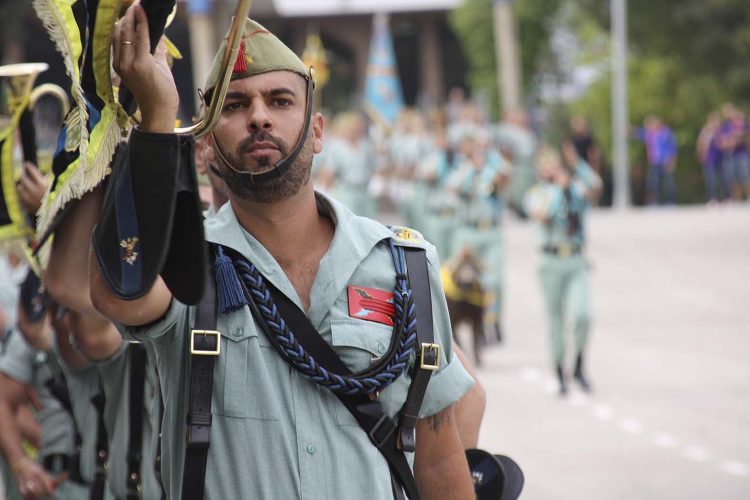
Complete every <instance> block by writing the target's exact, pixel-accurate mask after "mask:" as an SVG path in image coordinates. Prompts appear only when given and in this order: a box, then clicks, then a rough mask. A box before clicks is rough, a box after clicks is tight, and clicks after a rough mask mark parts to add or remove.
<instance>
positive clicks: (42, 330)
mask: <svg viewBox="0 0 750 500" xmlns="http://www.w3.org/2000/svg"><path fill="white" fill-rule="evenodd" d="M17 317H18V330H19V331H20V332H21V335H23V337H24V338H25V339H26V342H28V344H29V345H30V346H31V347H33V348H34V349H36V350H37V351H49V350H50V349H51V348H52V337H51V332H50V328H49V320H48V319H47V315H44V316H43V317H42V319H40V320H39V321H35V322H31V321H29V319H28V318H27V317H26V311H25V310H24V308H23V307H22V306H21V305H20V304H19V306H18V316H17Z"/></svg>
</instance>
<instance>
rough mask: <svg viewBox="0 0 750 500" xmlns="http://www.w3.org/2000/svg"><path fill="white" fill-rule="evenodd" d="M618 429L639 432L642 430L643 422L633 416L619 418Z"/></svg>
mask: <svg viewBox="0 0 750 500" xmlns="http://www.w3.org/2000/svg"><path fill="white" fill-rule="evenodd" d="M620 429H622V430H624V431H625V432H627V433H628V434H640V433H641V432H643V424H642V423H640V422H639V421H638V420H636V419H634V418H623V419H622V420H620Z"/></svg>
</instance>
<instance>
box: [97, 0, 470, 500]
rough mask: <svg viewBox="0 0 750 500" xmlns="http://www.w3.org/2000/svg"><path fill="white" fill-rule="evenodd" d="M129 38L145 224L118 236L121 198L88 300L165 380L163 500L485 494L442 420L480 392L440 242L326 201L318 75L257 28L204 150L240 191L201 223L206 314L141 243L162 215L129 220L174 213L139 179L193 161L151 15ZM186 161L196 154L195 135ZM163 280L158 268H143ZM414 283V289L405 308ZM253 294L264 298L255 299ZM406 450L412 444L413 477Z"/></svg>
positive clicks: (105, 233) (129, 29)
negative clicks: (453, 330)
mask: <svg viewBox="0 0 750 500" xmlns="http://www.w3.org/2000/svg"><path fill="white" fill-rule="evenodd" d="M120 26H121V28H120V29H119V30H118V32H116V34H115V39H114V44H115V47H116V51H115V52H116V53H115V61H114V67H115V68H116V70H117V71H118V72H119V73H120V75H121V76H122V78H123V82H124V83H125V84H126V85H127V86H128V88H130V89H131V90H132V91H133V94H134V95H135V96H136V98H137V100H138V102H139V105H140V109H141V112H142V117H143V119H142V122H141V125H140V128H138V129H136V130H134V131H133V133H132V136H131V139H130V144H129V148H130V152H129V160H123V161H125V163H123V164H121V165H119V166H117V165H116V168H115V174H116V175H117V174H118V172H119V173H121V172H127V171H128V170H123V169H130V170H129V171H131V172H132V179H133V182H131V183H130V184H129V185H128V184H125V186H126V187H128V186H129V187H130V188H131V191H130V192H131V193H132V196H133V198H132V199H134V200H135V201H136V204H135V211H134V212H132V215H133V216H134V217H135V218H136V219H130V220H129V221H128V222H127V224H131V223H132V225H130V226H129V227H131V228H132V227H135V223H136V222H137V225H138V228H139V229H138V232H137V233H135V234H123V233H121V234H122V236H121V237H120V238H117V237H115V238H116V239H113V238H111V235H112V234H113V233H112V231H113V230H114V231H115V233H114V234H117V231H118V230H117V229H116V228H117V222H116V218H115V217H114V211H112V210H111V208H112V207H113V206H114V205H115V204H117V203H120V202H121V201H122V200H124V199H131V198H129V195H127V196H126V197H125V198H122V197H120V196H118V194H117V193H113V194H112V198H111V203H112V205H108V203H107V202H105V208H104V212H103V216H102V219H101V220H100V222H99V224H98V225H97V228H96V230H95V233H94V250H95V254H96V256H97V257H96V259H93V260H92V266H91V268H90V271H91V294H92V299H93V300H94V303H95V305H96V306H97V307H98V308H99V309H100V310H101V311H102V312H103V313H105V314H106V315H107V316H108V317H110V318H112V319H113V320H115V321H117V322H119V323H121V324H123V325H124V326H123V330H124V331H125V333H126V335H127V336H129V337H131V338H138V339H142V340H144V341H149V342H151V343H152V344H153V346H154V348H155V349H156V353H157V362H158V368H159V375H160V377H161V380H162V385H163V386H164V387H168V388H170V391H169V392H168V393H166V392H165V417H164V431H163V454H164V459H163V470H164V484H165V487H166V490H167V496H168V497H171V498H203V497H204V496H205V497H206V498H284V499H287V498H302V497H310V498H358V497H362V496H366V497H368V498H383V499H385V498H394V497H395V498H402V495H403V492H402V488H403V489H404V490H406V492H407V495H408V496H409V497H410V498H412V499H414V498H418V497H420V496H421V497H422V498H446V496H448V497H452V498H467V499H468V498H474V491H473V488H472V485H471V480H470V476H469V471H468V468H467V464H466V459H465V457H464V454H463V448H462V446H461V442H460V440H459V437H458V434H457V432H456V427H455V422H454V418H453V414H452V410H451V405H452V404H453V403H454V402H455V401H456V400H458V399H459V398H460V397H461V396H462V395H463V394H464V393H465V392H466V391H467V390H468V389H469V387H470V386H471V384H472V381H471V379H470V377H469V376H468V375H467V374H466V372H465V371H464V370H463V368H462V367H461V365H460V362H459V361H457V360H455V359H454V358H453V356H452V349H451V340H450V328H449V326H448V318H447V312H446V310H445V302H444V297H443V293H442V289H441V288H440V284H439V276H438V269H437V255H436V253H435V250H434V247H432V246H431V245H429V244H427V243H426V242H424V240H423V239H422V238H421V236H420V235H419V234H418V233H416V232H414V231H411V230H409V229H406V228H394V229H393V230H391V229H388V228H386V227H384V226H381V225H380V224H378V223H376V222H374V221H371V220H369V219H365V218H361V217H357V216H355V215H353V214H352V213H351V212H350V211H349V210H347V209H346V208H345V207H343V206H342V205H341V204H339V203H338V202H336V201H334V200H331V199H328V198H326V197H323V196H320V195H316V194H315V192H314V191H313V189H312V184H311V183H310V168H311V163H312V157H313V154H315V153H318V152H320V150H321V147H322V137H323V123H322V120H321V118H320V116H319V115H313V114H312V111H311V102H310V96H311V95H312V92H311V90H312V85H313V82H312V79H311V75H310V73H309V71H308V69H307V68H306V67H305V66H304V65H303V64H302V63H301V61H300V60H299V58H298V57H297V56H296V55H294V54H293V53H292V52H291V51H290V50H289V49H288V48H287V47H286V46H284V45H283V44H282V43H281V42H280V41H279V40H278V39H277V38H276V37H275V36H273V35H272V34H271V33H270V32H268V31H267V30H266V29H265V28H263V27H262V26H260V25H258V24H257V23H255V22H253V21H250V20H247V22H246V24H245V26H244V27H243V29H242V33H243V35H244V36H243V37H242V44H241V50H240V51H239V56H238V58H237V61H236V62H235V65H234V67H233V68H232V70H233V80H232V81H231V83H230V84H229V93H228V98H227V100H226V101H225V102H224V105H223V108H222V110H223V111H222V114H221V117H220V119H219V122H218V124H217V125H216V127H215V129H214V130H213V131H212V133H211V136H210V140H209V146H208V155H207V156H208V160H209V161H210V162H211V163H213V164H215V165H216V166H217V167H218V170H219V172H220V174H221V177H222V178H223V180H224V181H225V182H226V184H227V186H228V188H229V197H230V203H228V204H226V205H224V206H223V207H222V208H221V209H220V210H219V211H218V213H217V214H216V216H214V217H213V218H212V219H211V220H210V221H208V222H207V224H206V227H205V231H206V238H207V239H208V241H210V242H211V243H212V249H213V252H215V255H214V260H215V266H216V272H215V278H214V276H209V277H208V279H207V280H206V283H208V284H209V286H208V289H209V290H211V289H212V288H213V287H214V286H215V287H216V288H215V297H216V298H215V299H214V297H213V296H212V295H208V296H204V297H203V298H202V299H201V298H200V297H198V300H197V302H200V304H199V305H198V306H197V307H196V306H187V305H186V304H184V303H182V302H181V301H180V300H179V297H187V298H189V299H194V298H195V297H194V294H193V292H194V291H195V289H197V288H199V287H197V286H196V285H197V284H199V283H200V278H201V276H200V275H198V276H195V275H191V273H190V270H188V269H185V268H182V269H179V272H178V273H177V274H172V273H171V272H170V271H169V269H170V266H171V265H174V262H175V261H174V260H171V261H170V260H167V261H162V262H166V264H165V265H164V266H161V265H157V266H154V265H153V264H154V262H157V259H159V258H161V257H160V255H163V254H162V253H161V250H162V249H158V248H154V247H150V248H148V247H144V246H143V245H139V242H141V241H143V242H144V245H145V244H146V243H147V242H148V243H149V244H150V242H151V241H152V240H151V239H150V238H151V236H152V233H150V232H149V230H154V229H157V232H160V233H161V234H162V236H157V238H156V239H157V241H166V243H167V245H169V242H170V238H171V232H170V230H169V229H168V227H167V226H164V225H163V220H161V221H157V220H153V219H152V220H149V218H143V217H139V216H138V215H139V213H140V214H142V213H143V212H142V209H143V208H145V207H141V208H140V209H139V208H138V207H139V205H138V200H141V202H142V203H145V202H146V200H148V202H149V203H157V204H158V203H161V202H166V205H165V206H164V207H162V208H164V209H165V211H164V213H165V215H166V216H167V217H168V218H169V217H171V216H172V215H170V214H172V213H173V210H174V204H173V201H172V199H171V198H168V197H163V198H159V199H154V198H153V197H151V198H148V197H146V198H143V196H147V193H145V191H143V190H142V187H143V186H144V185H143V184H139V183H138V182H137V179H139V176H141V175H143V174H144V173H149V172H150V174H149V175H151V174H155V175H158V174H159V169H162V170H161V171H162V172H165V171H164V170H163V169H164V168H169V167H171V168H174V169H178V171H180V172H182V170H179V169H181V168H182V166H183V164H181V163H180V158H182V157H183V155H181V154H179V153H178V154H176V155H175V154H174V153H175V152H176V150H175V147H176V148H177V149H180V148H182V147H184V146H180V143H179V142H178V141H177V140H176V138H175V136H174V135H172V127H173V124H174V115H175V113H176V109H177V105H178V100H179V99H178V97H177V95H176V93H175V92H174V83H173V81H172V79H171V76H170V75H169V74H168V72H163V71H161V69H162V68H164V66H163V61H160V60H157V59H154V58H153V57H152V56H151V55H150V54H149V53H148V50H147V47H148V45H149V42H148V31H147V26H146V25H145V17H144V13H143V10H142V8H141V7H140V6H138V5H135V6H133V7H131V8H130V9H129V11H128V13H127V14H126V16H125V18H124V19H123V21H121V23H120ZM223 50H225V47H223V48H222V51H221V52H220V54H219V57H217V60H216V64H215V65H214V70H213V71H212V74H211V76H210V78H209V80H208V85H207V89H206V90H207V92H208V94H210V93H211V92H212V91H213V90H214V89H213V87H214V85H215V84H216V82H217V79H218V73H219V66H220V60H221V55H222V53H223ZM186 149H187V150H188V151H189V152H191V150H192V148H191V145H190V143H189V142H188V143H187V147H186ZM189 166H190V167H192V165H189ZM118 168H119V170H118ZM140 179H141V180H143V177H140ZM147 184H150V182H147ZM164 187H165V188H166V189H171V188H170V187H169V186H164ZM185 200H186V198H182V201H183V202H184V201H185ZM178 201H179V199H178ZM196 205H197V203H196ZM183 206H186V205H183ZM190 206H191V207H193V208H191V209H190V210H192V213H194V214H195V213H197V211H196V209H195V207H194V206H193V205H190ZM121 213H122V212H121ZM148 213H149V214H159V213H162V212H161V210H158V209H157V210H150V209H148ZM184 214H185V212H182V213H181V215H182V216H184ZM167 220H169V219H167ZM120 227H121V229H122V226H120ZM165 229H166V231H165ZM183 229H184V227H183ZM164 233H166V236H165V235H164ZM154 236H155V234H154ZM122 238H125V239H122ZM120 241H125V242H126V243H129V244H128V245H125V246H124V247H123V246H121V245H120ZM121 248H125V250H124V253H121V250H120V249H121ZM412 249H413V250H412ZM197 250H200V248H197V249H196V248H193V247H188V248H184V247H183V248H182V249H178V248H174V252H175V254H174V255H173V256H172V259H175V258H177V259H180V258H184V259H186V260H188V261H191V259H192V258H193V257H195V255H196V254H198V255H199V254H200V252H199V251H197ZM149 252H150V253H149ZM423 252H426V261H425V260H422V259H423V258H424V257H423V256H425V254H424V253H423ZM178 255H179V257H178ZM123 259H125V262H126V264H125V267H122V264H121V262H122V261H123ZM413 259H416V261H417V262H419V263H420V264H414V265H412V264H409V266H408V267H409V269H408V273H410V274H409V275H410V276H411V274H412V273H417V272H419V273H420V274H421V273H422V271H419V270H420V269H422V266H424V272H425V273H426V275H424V274H423V275H422V276H424V278H417V277H414V278H413V279H411V278H410V279H409V280H408V283H407V280H406V276H407V275H406V274H405V273H406V272H407V269H406V268H405V267H406V266H404V263H405V261H406V260H408V261H409V262H414V260H413ZM128 262H132V263H133V265H132V266H131V265H130V264H128ZM135 263H137V264H138V265H139V266H142V267H140V269H141V270H142V272H141V273H140V274H139V273H138V270H137V269H135V268H134V266H135ZM157 264H158V262H157ZM152 269H156V271H157V272H159V271H160V272H161V276H153V277H152V276H151V275H147V274H146V273H148V272H150V270H152ZM134 273H135V274H134ZM186 275H187V276H186ZM139 276H140V277H139ZM123 277H124V278H125V281H123V279H122V278H123ZM185 277H187V278H189V279H187V280H184V279H183V278H185ZM131 278H135V280H136V281H134V282H131V281H130V279H131ZM139 282H140V286H131V285H132V283H139ZM410 287H418V288H422V291H421V292H420V293H419V294H415V295H414V296H413V295H412V292H411V291H410V290H409V288H410ZM243 290H248V294H245V293H244V292H243ZM262 290H263V291H262ZM391 290H393V292H391ZM250 291H252V292H250ZM256 292H257V293H260V295H256ZM250 293H251V294H250ZM249 294H250V295H249ZM178 296H179V297H178ZM261 296H262V297H263V299H262V300H263V302H262V304H261V303H260V302H256V300H260V297H261ZM253 297H255V298H253ZM430 297H431V298H430ZM404 300H405V301H406V302H403V301H404ZM412 300H418V301H419V307H418V308H413V307H411V306H410V304H409V301H412ZM217 301H218V302H217ZM215 306H218V310H216V309H215ZM392 308H393V309H392ZM430 309H431V310H432V314H431V315H430V314H429V310H430ZM212 311H214V312H213V313H212ZM263 311H265V312H263ZM398 311H400V314H397V312H398ZM418 311H421V313H420V312H418ZM425 313H426V314H427V316H426V317H425V316H424V314H425ZM269 314H270V315H271V316H273V317H274V318H275V319H273V318H272V317H271V316H269ZM194 315H195V316H194ZM278 315H281V316H278ZM413 315H420V316H421V319H418V318H417V317H416V316H413ZM430 316H431V317H430ZM194 317H195V318H196V319H195V320H194V319H193V318H194ZM290 325H291V326H290ZM419 325H422V326H421V327H420V326H419ZM429 325H432V328H429ZM412 328H414V329H416V335H417V336H420V335H427V337H426V339H429V340H424V341H420V348H419V350H418V351H417V358H418V359H417V361H416V364H414V365H412V364H413V363H414V362H413V361H411V356H410V350H411V347H409V346H410V345H412V344H411V343H412V342H414V340H411V339H413V337H412V336H411V335H410V332H411V331H412ZM292 329H293V330H294V336H293V337H292V336H290V332H291V331H292ZM420 331H421V333H420ZM430 331H432V335H434V337H431V336H430V334H429V332H430ZM298 336H299V338H300V339H302V340H299V339H298ZM394 336H395V337H394ZM394 338H395V339H396V340H397V341H395V342H394V341H393V340H394ZM316 339H317V340H316ZM398 339H401V340H398ZM288 342H292V344H294V345H296V346H297V347H295V349H294V353H292V351H289V350H286V349H283V348H281V347H280V346H281V344H280V343H288ZM312 346H314V347H312ZM308 349H310V350H313V351H315V353H316V355H315V356H312V357H311V356H310V354H309V352H308ZM290 356H291V357H290ZM373 358H376V361H374V364H373ZM301 359H307V360H308V361H307V362H304V363H302V362H301V361H300V360H301ZM314 359H326V360H327V361H326V362H325V364H326V365H328V366H329V367H334V368H333V370H335V371H333V372H332V371H330V370H325V371H321V370H320V366H319V365H318V364H317V363H315V362H312V361H313V360H314ZM399 360H404V363H405V364H403V365H402V364H401V361H399ZM290 365H291V366H292V368H293V369H292V370H290ZM411 366H413V367H414V370H413V371H412V370H410V373H411V374H412V377H413V378H414V379H415V380H420V381H421V382H420V384H425V385H426V383H427V381H428V380H429V377H433V378H435V380H434V381H433V382H432V383H431V384H429V385H428V386H427V387H426V388H421V387H417V388H416V389H414V391H412V389H411V388H410V383H409V380H408V379H407V378H406V377H402V376H400V375H401V374H402V373H403V372H404V370H406V369H407V367H411ZM351 372H354V373H351ZM334 373H335V374H334ZM365 373H366V374H367V375H368V376H367V377H365V378H362V377H363V376H364V375H363V374H365ZM426 375H427V378H426V377H425V376H426ZM318 385H323V388H319V387H318ZM199 388H202V390H201V389H199ZM413 392H419V393H421V396H420V399H422V398H423V401H422V402H421V404H419V403H417V402H416V401H415V400H414V399H413V397H409V396H408V394H412V393H413ZM376 393H378V394H379V396H375V394H376ZM368 394H372V395H373V396H372V397H370V396H368ZM405 404H406V406H404V405H405ZM402 407H403V408H404V414H403V415H404V416H403V417H401V418H400V419H399V421H398V422H397V421H396V420H395V419H394V416H395V415H396V413H397V412H398V411H399V410H400V409H401V408H402ZM358 427H362V428H358ZM363 429H364V431H363ZM415 431H416V436H415V433H414V432H415ZM186 432H187V434H186ZM186 435H187V439H185V436H186ZM397 440H398V441H399V442H400V443H401V446H400V447H397V446H396V441H397ZM334 450H335V451H334ZM404 451H406V452H407V453H410V452H411V451H415V455H414V462H413V463H414V466H413V476H412V469H411V467H410V465H409V461H407V460H406V456H405V455H404Z"/></svg>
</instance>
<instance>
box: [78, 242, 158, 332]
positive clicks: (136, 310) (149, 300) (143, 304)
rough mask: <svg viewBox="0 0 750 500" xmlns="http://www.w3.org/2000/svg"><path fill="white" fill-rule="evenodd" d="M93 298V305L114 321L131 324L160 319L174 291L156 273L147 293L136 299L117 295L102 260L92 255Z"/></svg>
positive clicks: (91, 278)
mask: <svg viewBox="0 0 750 500" xmlns="http://www.w3.org/2000/svg"><path fill="white" fill-rule="evenodd" d="M89 280H90V283H91V300H92V302H93V303H94V307H96V309H97V310H98V311H99V312H100V313H101V314H103V315H104V316H106V317H107V318H109V319H110V320H111V321H114V322H117V323H121V324H123V325H129V326H141V325H147V324H149V323H153V322H154V321H157V320H158V319H160V318H161V317H162V316H164V314H166V312H167V311H168V310H169V306H170V304H171V303H172V293H171V292H170V291H169V289H168V288H167V286H166V285H165V284H164V280H162V279H161V278H160V277H157V279H156V282H155V283H154V285H153V286H152V287H151V290H149V291H148V292H147V293H146V295H144V296H143V297H141V298H139V299H135V300H122V299H120V298H118V297H117V296H115V294H114V293H112V290H110V288H109V286H108V285H107V283H106V281H105V279H104V277H103V276H102V274H101V270H100V268H99V263H98V262H97V260H96V258H95V257H94V256H93V252H92V256H91V259H90V262H89Z"/></svg>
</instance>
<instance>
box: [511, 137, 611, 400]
mask: <svg viewBox="0 0 750 500" xmlns="http://www.w3.org/2000/svg"><path fill="white" fill-rule="evenodd" d="M562 151H563V159H561V158H560V156H559V155H558V154H557V153H555V152H553V151H545V152H544V153H543V154H542V155H541V156H540V159H539V179H540V180H539V183H537V184H536V185H535V186H534V187H533V188H532V189H531V190H530V191H529V193H528V194H527V196H526V199H525V202H524V205H525V209H526V213H527V214H528V215H529V216H530V217H532V218H534V219H535V220H537V221H539V222H540V223H541V224H540V225H541V235H542V245H541V251H542V259H541V265H540V267H539V277H540V279H541V283H542V291H543V292H544V299H545V303H546V308H547V319H548V322H549V335H550V344H551V347H552V362H553V364H554V367H555V371H556V373H557V378H558V381H559V384H560V394H561V395H564V394H566V393H567V390H568V386H567V373H568V372H567V371H566V369H565V340H564V337H563V325H564V312H565V311H564V309H565V307H566V305H567V306H569V307H570V310H571V312H572V315H573V329H574V333H575V365H574V369H573V376H574V378H575V380H576V381H577V382H578V383H579V385H580V386H581V388H582V389H583V390H585V391H589V390H590V389H591V386H590V384H589V381H588V378H587V377H586V374H585V371H584V355H585V351H586V344H587V342H588V336H589V324H590V312H589V265H588V263H587V262H586V257H585V255H584V243H585V235H584V225H583V222H584V215H585V212H586V210H587V208H588V206H589V203H590V202H592V201H595V200H596V198H597V196H598V195H599V193H600V192H601V188H602V182H601V179H600V178H599V176H598V175H597V174H596V173H595V172H594V171H593V170H592V169H591V167H589V165H588V164H587V163H586V162H585V161H584V160H582V159H581V158H580V157H578V155H577V153H576V152H575V149H574V147H573V145H572V144H571V143H570V142H566V143H564V145H563V148H562ZM563 162H564V163H563Z"/></svg>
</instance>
